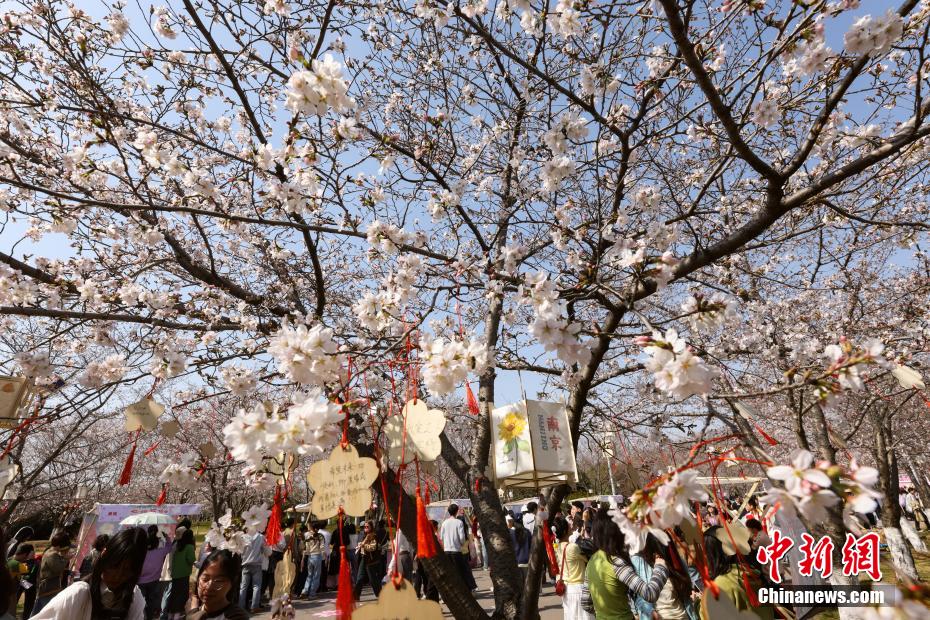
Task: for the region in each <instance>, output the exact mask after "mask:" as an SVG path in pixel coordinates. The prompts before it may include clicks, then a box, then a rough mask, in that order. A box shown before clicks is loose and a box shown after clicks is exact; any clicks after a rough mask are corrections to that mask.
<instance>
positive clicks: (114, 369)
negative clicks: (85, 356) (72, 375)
mask: <svg viewBox="0 0 930 620" xmlns="http://www.w3.org/2000/svg"><path fill="white" fill-rule="evenodd" d="M125 374H126V358H125V357H123V356H122V355H119V354H118V353H114V354H113V355H108V356H107V357H106V358H104V359H103V360H100V361H94V362H91V363H89V364H88V365H87V367H86V368H85V369H84V372H83V373H81V375H80V376H79V377H78V383H80V384H81V385H82V386H84V387H86V388H91V389H96V388H100V387H103V386H104V385H106V384H108V383H113V382H114V381H119V380H120V379H122V378H123V375H125Z"/></svg>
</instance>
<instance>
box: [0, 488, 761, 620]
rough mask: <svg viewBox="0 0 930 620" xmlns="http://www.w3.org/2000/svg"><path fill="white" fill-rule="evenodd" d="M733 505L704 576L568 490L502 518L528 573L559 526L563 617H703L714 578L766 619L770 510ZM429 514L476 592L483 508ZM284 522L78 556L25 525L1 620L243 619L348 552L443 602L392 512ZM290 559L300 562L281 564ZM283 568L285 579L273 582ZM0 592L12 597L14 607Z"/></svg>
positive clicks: (60, 539)
mask: <svg viewBox="0 0 930 620" xmlns="http://www.w3.org/2000/svg"><path fill="white" fill-rule="evenodd" d="M733 504H734V505H732V506H731V505H730V504H724V505H723V510H721V509H719V508H718V506H716V505H714V504H709V505H706V506H704V507H703V508H702V510H701V515H700V516H701V519H700V522H701V523H703V525H704V527H705V530H704V532H703V540H702V541H700V542H701V546H702V551H701V554H702V555H701V557H703V558H704V562H703V564H702V568H703V569H704V574H703V575H702V574H701V573H700V572H699V570H698V567H697V566H696V565H695V561H694V560H695V558H697V557H698V553H697V546H696V545H695V544H694V543H695V541H693V540H692V542H691V543H690V544H686V543H684V542H683V541H684V540H685V536H684V535H683V534H682V533H681V532H679V533H678V534H679V535H678V536H673V537H672V541H675V542H671V541H669V542H667V543H665V544H664V543H663V541H660V540H659V539H657V538H656V537H654V536H650V537H649V538H648V539H647V540H646V542H645V545H644V546H643V548H642V549H641V550H639V552H638V553H635V554H631V553H630V545H629V544H628V541H627V540H625V538H624V534H623V532H622V530H621V529H620V528H619V527H618V525H617V524H616V523H615V521H614V520H613V518H612V517H611V514H610V511H609V507H608V506H606V505H598V503H597V502H592V503H589V504H587V505H586V504H584V503H582V502H580V501H575V502H572V503H570V504H569V505H567V506H566V509H565V510H564V511H563V510H558V511H556V512H555V513H554V514H553V515H552V516H551V518H550V516H549V515H548V514H547V513H546V512H545V510H544V509H543V508H542V507H541V506H540V505H538V504H537V503H536V502H534V501H530V502H528V503H527V504H525V505H524V506H523V508H522V510H520V511H519V512H510V511H508V512H507V513H506V514H505V515H504V516H505V521H506V523H507V526H508V528H509V534H510V538H511V543H512V545H513V548H514V550H515V553H516V560H517V565H518V567H519V568H520V570H521V571H522V572H523V576H524V580H525V578H526V574H527V571H528V567H529V562H530V553H531V549H532V548H533V541H534V539H535V538H536V537H538V536H543V535H544V534H545V533H546V532H545V530H544V528H551V533H552V539H551V540H552V541H553V551H554V555H555V562H554V563H555V565H556V566H557V571H554V572H555V574H554V575H551V576H550V578H554V581H553V586H554V587H555V589H556V592H557V593H558V594H559V595H561V597H562V605H563V611H564V617H565V618H566V619H568V620H591V618H592V616H593V617H594V618H597V619H598V620H614V619H616V620H699V619H701V618H705V619H706V612H705V610H704V607H703V606H702V605H701V597H702V596H703V590H704V588H705V586H706V584H707V580H708V579H709V580H711V581H712V582H713V583H714V584H715V589H718V590H719V591H720V593H721V594H722V595H723V596H726V597H727V598H728V599H729V600H730V602H731V603H732V604H733V605H734V607H736V609H738V610H741V611H747V612H750V613H752V614H754V615H755V616H758V617H759V618H761V619H764V620H769V619H771V618H775V617H778V615H779V613H778V611H777V610H775V609H774V608H772V607H765V606H758V605H756V606H754V605H753V602H754V601H755V600H756V597H755V593H756V592H757V591H758V588H760V587H762V585H763V584H764V583H765V571H763V570H761V568H762V567H761V566H759V565H758V562H757V561H756V560H755V551H754V550H755V549H757V548H758V547H759V546H762V545H765V544H768V542H769V541H770V539H769V538H768V535H767V533H766V526H765V525H764V523H765V518H764V515H763V513H762V510H761V509H760V507H759V504H758V502H757V501H756V500H755V498H748V499H747V501H746V502H745V504H744V505H743V504H740V505H739V507H737V506H736V502H735V501H734V502H733ZM737 510H738V511H739V512H737ZM737 515H738V516H737ZM735 519H739V520H740V521H741V522H742V523H743V524H744V525H745V526H746V529H747V530H748V532H749V533H750V541H749V545H750V547H749V548H747V549H744V550H742V551H741V552H740V554H739V555H738V556H737V555H736V554H734V552H733V550H732V546H728V545H727V544H726V543H727V535H726V534H725V527H724V525H725V522H726V521H732V520H735ZM431 524H432V527H433V530H434V534H435V535H436V538H437V541H438V544H439V545H440V547H441V550H442V552H443V553H444V554H445V555H446V556H447V558H448V559H449V560H450V562H451V564H452V565H453V566H454V567H455V569H456V570H457V571H458V573H459V575H460V577H461V580H462V582H463V583H465V584H466V585H467V587H468V588H469V589H471V590H472V591H475V590H476V589H477V587H478V585H477V583H476V580H475V576H474V574H473V572H472V571H473V570H474V569H475V568H481V567H484V568H485V569H487V567H486V558H487V550H486V548H485V545H484V541H483V538H482V536H481V530H480V528H479V524H478V521H477V519H476V518H475V517H474V516H472V515H466V514H465V513H464V511H462V510H460V509H459V507H458V506H456V505H455V504H452V505H450V506H449V507H448V511H447V515H446V517H445V518H444V519H443V520H442V521H441V522H437V521H432V522H431ZM282 525H283V529H282V535H281V537H280V539H279V542H278V543H277V544H275V545H273V546H269V545H268V544H267V542H266V537H265V534H264V533H263V532H253V533H251V534H250V535H249V536H248V538H247V540H246V541H245V545H244V548H243V549H242V551H241V553H239V554H233V553H231V552H229V551H227V550H212V549H210V547H209V545H208V544H203V545H201V546H200V549H199V552H198V546H197V543H196V540H195V537H194V531H193V529H192V526H191V523H190V521H189V520H183V521H181V522H180V523H178V525H177V527H176V528H175V529H174V533H173V536H171V537H170V538H169V536H168V535H167V534H166V533H165V532H163V531H161V530H159V528H158V527H157V526H154V525H153V526H149V527H148V528H147V529H141V528H136V527H133V528H128V529H123V530H121V531H119V532H118V533H116V534H114V535H112V536H107V535H100V536H98V537H97V539H96V540H95V541H93V544H92V547H91V549H90V552H89V553H87V554H86V556H85V557H84V558H83V561H82V562H80V565H79V566H76V563H75V562H74V559H73V551H72V542H73V541H72V539H71V537H70V536H69V535H68V534H67V533H66V532H56V533H55V534H53V536H52V537H51V539H50V541H49V545H48V547H47V548H46V549H45V550H44V552H43V553H42V554H41V557H38V556H37V555H36V549H35V546H34V545H33V543H31V542H29V540H30V539H31V538H32V537H33V532H32V531H31V529H29V528H24V529H23V530H21V531H20V532H17V534H16V536H15V537H14V538H13V540H12V542H11V543H10V545H9V547H8V549H7V554H8V560H7V565H6V566H7V571H0V572H2V573H3V575H2V578H0V620H16V610H17V606H18V604H19V602H20V601H22V603H23V614H22V616H20V618H22V619H26V618H36V619H37V620H44V619H52V618H75V619H78V620H83V619H85V618H87V619H93V620H97V619H98V618H108V619H112V620H117V619H126V620H180V619H190V620H192V619H206V618H210V619H213V618H216V619H217V620H224V619H226V620H239V619H240V618H247V617H249V613H250V612H257V611H261V610H264V609H267V608H268V607H269V605H270V604H272V603H274V602H275V600H276V595H277V594H280V593H281V592H284V593H286V595H287V597H286V599H285V600H293V599H311V598H313V597H315V596H318V595H319V594H320V593H322V592H325V591H327V590H335V589H336V587H337V583H338V575H339V572H340V563H341V561H342V558H343V557H344V558H345V561H346V562H347V563H348V569H349V572H350V575H351V579H352V584H353V595H354V597H355V599H356V600H358V599H359V598H360V597H361V595H362V592H363V589H364V588H365V587H366V586H367V587H370V588H371V590H372V592H373V593H374V594H375V595H376V596H377V595H378V594H379V593H380V591H381V588H382V586H383V585H384V584H385V583H386V582H387V581H388V580H389V578H390V576H391V575H393V574H394V572H395V571H397V573H399V574H400V575H401V576H402V577H404V578H405V579H408V580H410V581H412V582H413V584H414V587H415V589H416V593H417V596H418V597H420V598H428V599H431V600H436V601H438V600H440V593H439V590H438V588H437V587H436V584H435V583H431V581H430V579H429V576H428V574H427V572H426V571H425V570H424V567H423V565H422V563H421V562H420V561H419V560H417V559H416V551H415V549H414V548H413V547H412V546H411V544H410V542H409V540H408V539H407V537H406V536H405V535H404V533H403V532H402V531H401V530H400V529H398V528H395V527H394V524H393V523H392V522H391V521H390V520H389V519H387V520H384V519H383V520H366V521H364V522H362V523H360V524H356V523H354V522H353V521H351V520H345V521H344V522H342V523H341V529H340V526H338V525H337V526H335V527H334V528H332V531H330V530H328V529H327V527H326V525H327V524H326V523H324V522H315V521H312V520H309V521H306V522H298V521H296V520H295V519H293V518H291V519H287V520H285V522H284V523H283V524H282ZM392 533H393V536H392ZM544 538H546V539H548V538H549V537H548V536H544ZM341 545H345V548H346V553H345V556H342V554H341V553H340V546H341ZM282 562H290V563H291V566H287V567H285V568H286V570H279V567H280V565H281V563H282ZM545 572H546V571H543V575H542V579H543V581H544V583H545V580H546V578H547V576H546V574H545ZM195 573H196V578H195V579H194V581H193V586H192V581H191V577H192V576H193V575H194V574H195ZM276 575H277V577H278V579H280V578H281V576H282V575H283V576H284V578H285V579H288V580H289V583H287V584H279V583H276ZM754 590H755V591H754ZM4 592H6V593H7V595H6V596H4ZM3 601H8V604H7V606H6V609H5V610H4V608H3V604H2V603H3ZM280 601H281V599H280V597H278V598H277V603H276V604H277V605H278V609H272V611H273V612H277V613H278V616H279V617H282V618H284V617H289V614H293V608H292V607H288V608H287V609H289V610H290V611H289V612H288V613H285V612H286V611H287V610H286V609H285V607H282V606H281V602H280ZM4 612H5V614H6V615H3V613H4Z"/></svg>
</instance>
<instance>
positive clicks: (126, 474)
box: [119, 431, 139, 486]
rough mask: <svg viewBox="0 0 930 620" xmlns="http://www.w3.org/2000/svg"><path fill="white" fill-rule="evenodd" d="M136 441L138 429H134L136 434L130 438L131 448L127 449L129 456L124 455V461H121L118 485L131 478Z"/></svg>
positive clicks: (124, 483)
mask: <svg viewBox="0 0 930 620" xmlns="http://www.w3.org/2000/svg"><path fill="white" fill-rule="evenodd" d="M137 443H139V431H136V436H135V438H134V439H133V440H132V449H131V450H130V451H129V456H127V457H126V462H125V463H123V471H122V473H120V475H119V485H120V486H125V485H127V484H129V481H130V480H132V461H133V459H135V458H136V444H137Z"/></svg>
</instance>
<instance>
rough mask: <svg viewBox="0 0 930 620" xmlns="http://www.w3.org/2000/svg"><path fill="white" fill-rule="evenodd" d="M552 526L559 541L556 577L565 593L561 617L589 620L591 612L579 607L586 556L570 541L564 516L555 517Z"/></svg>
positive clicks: (568, 528) (586, 563)
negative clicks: (557, 573) (562, 585)
mask: <svg viewBox="0 0 930 620" xmlns="http://www.w3.org/2000/svg"><path fill="white" fill-rule="evenodd" d="M576 516H577V515H576ZM579 520H580V517H579ZM554 527H555V536H556V538H557V539H558V541H559V551H558V553H557V554H556V558H557V560H558V562H559V575H558V577H557V579H561V580H562V582H563V583H564V584H565V594H563V595H562V613H563V617H564V618H565V620H591V614H589V613H588V612H586V611H585V610H584V609H582V608H581V588H582V585H583V584H584V570H585V567H586V566H587V565H588V558H586V557H585V555H584V553H582V552H581V547H579V546H578V545H577V544H575V543H574V542H572V541H571V534H572V530H571V528H570V527H569V525H568V521H567V520H566V519H565V517H556V518H555V523H554Z"/></svg>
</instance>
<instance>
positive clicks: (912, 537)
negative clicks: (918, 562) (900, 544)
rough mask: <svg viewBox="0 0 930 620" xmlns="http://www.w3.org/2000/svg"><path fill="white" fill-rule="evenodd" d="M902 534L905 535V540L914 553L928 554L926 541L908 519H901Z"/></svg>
mask: <svg viewBox="0 0 930 620" xmlns="http://www.w3.org/2000/svg"><path fill="white" fill-rule="evenodd" d="M901 533H902V534H904V538H905V539H906V540H907V542H908V544H910V546H911V548H912V549H914V551H920V552H921V553H926V552H927V545H925V544H924V541H923V540H922V539H921V538H920V535H919V534H918V533H917V530H916V529H915V528H914V524H913V523H911V522H910V520H909V519H908V518H907V517H901Z"/></svg>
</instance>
